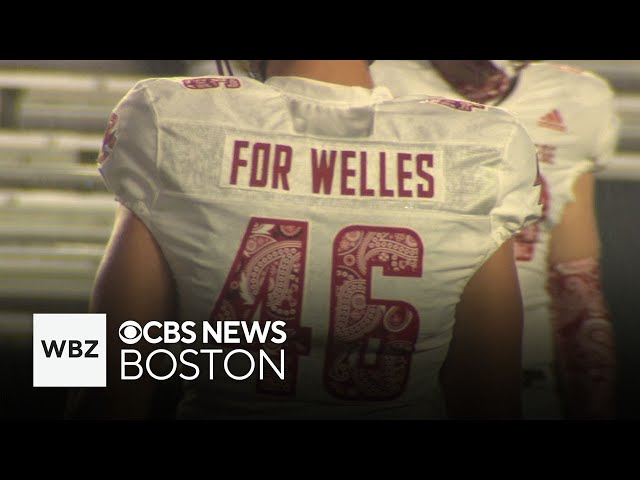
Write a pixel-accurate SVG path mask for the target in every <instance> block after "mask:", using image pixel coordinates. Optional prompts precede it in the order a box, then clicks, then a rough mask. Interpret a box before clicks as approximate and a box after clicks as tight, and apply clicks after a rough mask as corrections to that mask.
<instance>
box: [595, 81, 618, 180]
mask: <svg viewBox="0 0 640 480" xmlns="http://www.w3.org/2000/svg"><path fill="white" fill-rule="evenodd" d="M599 80H600V82H599V83H598V87H599V88H598V92H597V94H596V95H594V97H595V98H596V102H595V104H594V106H593V107H592V112H589V115H590V117H591V118H594V119H598V120H599V121H598V122H595V125H594V131H593V132H592V134H591V136H590V138H591V139H593V143H592V146H591V152H590V155H589V157H590V159H591V160H592V162H593V169H594V170H600V169H602V168H604V167H606V165H607V164H608V163H609V162H610V161H611V159H612V158H613V153H614V151H615V149H616V146H617V144H618V135H619V133H620V117H619V115H618V113H617V111H616V108H615V103H614V97H615V95H614V92H613V90H612V89H611V87H610V86H609V84H608V83H607V82H606V81H604V80H603V79H599Z"/></svg>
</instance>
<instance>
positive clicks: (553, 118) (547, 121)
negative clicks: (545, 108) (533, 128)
mask: <svg viewBox="0 0 640 480" xmlns="http://www.w3.org/2000/svg"><path fill="white" fill-rule="evenodd" d="M538 125H539V126H541V127H543V128H551V129H552V130H558V131H560V132H566V131H567V126H566V125H565V124H564V120H562V115H560V112H559V111H558V110H552V111H550V112H549V113H547V114H546V115H545V116H543V117H541V118H540V120H538Z"/></svg>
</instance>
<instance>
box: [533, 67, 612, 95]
mask: <svg viewBox="0 0 640 480" xmlns="http://www.w3.org/2000/svg"><path fill="white" fill-rule="evenodd" d="M521 75H522V76H523V77H524V78H525V79H526V81H527V83H528V84H529V85H532V86H537V87H536V88H532V87H529V89H530V91H533V92H536V91H540V90H544V89H554V90H557V94H558V96H560V97H561V98H564V99H565V101H567V100H568V101H574V102H576V103H580V104H587V105H588V104H591V105H593V104H600V103H602V102H608V101H610V100H611V99H612V98H613V94H614V92H613V89H612V87H611V85H610V84H609V82H608V81H607V80H606V79H605V78H603V77H601V76H599V75H597V74H596V73H594V72H590V71H588V70H582V69H580V68H577V67H575V66H572V65H564V64H559V63H547V62H541V63H533V64H530V65H528V66H527V68H525V69H524V70H523V71H522V73H521ZM558 87H559V89H558Z"/></svg>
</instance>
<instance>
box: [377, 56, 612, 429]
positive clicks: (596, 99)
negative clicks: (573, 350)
mask: <svg viewBox="0 0 640 480" xmlns="http://www.w3.org/2000/svg"><path fill="white" fill-rule="evenodd" d="M371 71H372V75H373V77H374V82H375V84H376V85H381V86H386V87H388V88H389V89H390V90H391V91H392V93H393V94H394V95H396V96H402V95H414V94H425V95H426V94H428V95H442V96H451V97H456V96H457V93H456V92H455V91H454V90H453V89H452V88H450V87H449V85H448V84H447V82H446V81H444V80H443V79H442V77H440V75H439V74H438V73H437V71H436V70H435V69H434V68H433V67H432V66H431V64H430V63H429V61H428V60H405V61H400V60H388V61H384V60H378V61H376V62H375V63H374V64H373V65H372V67H371ZM613 96H614V94H613V91H612V89H611V88H610V86H609V85H608V83H607V82H606V81H605V80H604V79H602V78H599V77H597V76H596V75H594V74H592V73H589V72H582V71H579V70H577V69H575V68H572V67H567V66H562V65H556V64H547V63H532V64H530V65H528V66H527V67H526V68H525V69H524V70H522V71H521V73H520V76H519V81H518V83H517V84H516V86H515V88H514V89H513V91H512V92H511V93H510V94H509V96H508V97H507V98H506V99H505V100H504V101H503V102H502V103H500V104H499V106H500V108H503V109H505V110H507V111H509V112H510V113H511V114H513V115H514V116H515V117H516V118H517V119H518V120H519V121H520V122H522V124H523V125H524V127H525V128H526V129H527V132H528V133H529V135H530V136H531V139H532V140H533V142H534V143H535V144H536V145H537V146H538V152H539V155H538V158H539V165H540V174H541V175H542V177H543V178H544V179H545V180H546V183H547V185H548V188H549V203H548V204H547V209H548V212H547V216H546V218H545V219H544V220H543V221H542V222H541V223H540V225H539V234H538V238H537V243H536V244H535V246H534V252H533V258H531V260H529V261H518V262H517V266H518V275H519V279H520V285H521V291H522V296H523V301H524V306H525V325H524V346H523V348H524V356H523V367H524V368H530V369H540V368H542V367H541V365H547V367H546V368H547V369H548V368H549V367H548V366H549V365H550V364H551V362H552V348H551V340H552V339H551V328H550V325H549V322H550V316H549V314H548V313H547V314H546V315H541V314H540V312H541V311H545V312H548V306H549V304H550V298H549V294H548V292H547V290H546V282H547V264H546V261H547V254H548V250H549V240H550V232H551V230H552V229H553V227H554V226H555V225H557V224H558V223H559V222H560V221H561V219H562V213H563V211H564V209H565V207H566V206H567V204H568V203H569V202H571V201H573V199H574V195H573V186H574V184H575V181H576V180H577V179H578V177H579V176H580V175H582V174H583V173H586V172H590V171H595V170H597V169H599V168H603V167H606V164H607V162H608V161H609V160H610V159H611V157H612V155H613V152H614V150H615V146H616V141H617V136H618V130H619V126H620V121H619V118H618V116H617V115H616V113H615V110H614V105H613ZM553 112H557V115H556V114H554V113H553ZM545 118H547V119H548V120H550V121H545ZM554 127H555V128H554ZM548 382H549V383H548V384H547V386H546V387H544V389H545V390H546V391H547V392H553V391H554V387H553V382H552V379H551V378H548ZM536 388H538V387H536ZM531 395H536V394H535V393H531ZM549 398H551V397H550V395H546V396H545V395H543V396H541V397H539V400H540V401H542V399H546V400H544V401H545V402H546V404H547V405H548V408H547V410H546V413H545V408H544V407H541V406H540V404H539V403H536V402H535V401H532V400H527V401H526V402H525V407H526V408H525V415H526V416H527V417H529V418H538V417H539V416H540V414H543V415H547V416H548V417H554V416H556V415H557V414H558V411H559V410H558V406H557V401H553V402H552V401H550V400H549Z"/></svg>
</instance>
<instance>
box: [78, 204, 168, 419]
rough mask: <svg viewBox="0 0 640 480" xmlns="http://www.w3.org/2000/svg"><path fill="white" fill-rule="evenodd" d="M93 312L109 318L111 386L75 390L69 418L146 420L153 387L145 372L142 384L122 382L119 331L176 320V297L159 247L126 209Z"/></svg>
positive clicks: (99, 277) (96, 286)
mask: <svg viewBox="0 0 640 480" xmlns="http://www.w3.org/2000/svg"><path fill="white" fill-rule="evenodd" d="M90 310H91V311H92V312H99V313H106V314H107V388H106V389H95V388H94V389H83V390H79V391H75V392H73V393H72V395H71V397H70V402H69V405H68V415H69V416H71V417H91V418H101V417H106V418H144V417H145V416H146V415H147V414H148V411H149V406H150V403H151V399H152V396H153V389H154V384H153V383H152V380H151V379H150V378H149V377H148V375H146V374H145V375H143V376H142V377H141V378H140V379H139V380H132V381H121V380H120V349H121V348H122V347H124V346H125V345H123V344H122V342H121V341H120V339H119V336H118V329H119V327H120V325H121V324H122V322H124V321H125V320H135V321H137V322H138V323H139V324H140V325H144V324H145V323H146V322H148V321H151V320H158V321H163V320H168V319H173V318H174V314H175V311H176V293H175V288H174V284H173V280H172V276H171V272H170V270H169V267H168V265H167V263H166V261H165V259H164V257H163V255H162V252H161V250H160V248H159V247H158V244H157V243H156V241H155V240H154V239H153V237H152V235H151V233H150V232H149V230H148V229H147V227H146V226H145V225H144V223H142V221H141V220H139V219H138V217H136V216H135V214H133V213H132V212H131V211H130V210H128V209H127V208H125V207H122V206H121V207H119V210H118V214H117V218H116V223H115V226H114V230H113V233H112V236H111V239H110V241H109V244H108V245H107V250H106V252H105V255H104V258H103V260H102V263H101V264H100V267H99V269H98V274H97V277H96V281H95V284H94V289H93V294H92V298H91V305H90ZM149 347H150V345H148V344H146V342H144V340H141V341H140V342H138V343H137V344H135V348H136V349H137V350H139V351H140V353H141V354H142V358H143V359H144V358H145V357H146V352H148V351H150V350H151V349H150V348H149ZM143 361H144V360H143Z"/></svg>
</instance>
